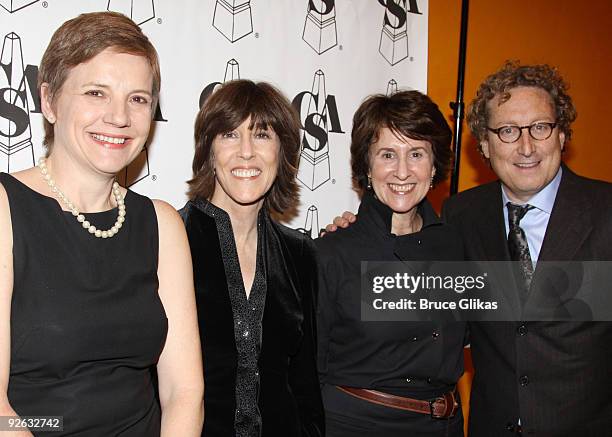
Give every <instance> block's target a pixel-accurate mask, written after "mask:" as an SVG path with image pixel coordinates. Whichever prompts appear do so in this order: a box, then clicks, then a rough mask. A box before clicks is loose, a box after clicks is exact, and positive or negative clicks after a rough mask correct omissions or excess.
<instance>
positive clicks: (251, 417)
mask: <svg viewBox="0 0 612 437" xmlns="http://www.w3.org/2000/svg"><path fill="white" fill-rule="evenodd" d="M299 129H300V124H299V120H298V117H297V114H296V113H295V111H294V110H293V108H292V107H291V105H290V104H289V102H288V101H287V100H286V98H285V97H283V96H282V94H281V93H280V92H279V91H278V90H276V89H275V88H274V87H272V86H271V85H269V84H267V83H263V82H259V83H254V82H251V81H248V80H237V81H232V82H228V83H226V84H224V85H222V86H221V87H220V88H219V89H218V90H217V91H216V92H215V93H214V94H213V95H212V96H210V97H209V98H208V100H207V101H206V102H205V104H204V106H203V107H202V109H201V110H200V112H199V114H198V116H197V118H196V123H195V138H196V152H195V158H194V161H193V179H192V180H191V181H189V186H190V190H189V196H190V198H191V200H189V202H187V205H186V206H185V207H184V208H183V209H182V210H181V215H182V216H183V220H184V222H185V226H186V228H187V235H188V238H189V244H190V246H191V256H192V258H193V261H194V263H193V266H194V278H195V289H196V301H197V307H198V321H199V324H200V335H201V339H202V350H203V353H204V355H205V356H206V359H205V360H204V375H205V379H206V392H205V400H204V402H205V405H206V420H205V422H204V431H203V435H205V436H206V437H227V436H233V435H235V436H239V437H251V436H263V437H267V436H269V437H275V436H292V437H293V436H295V437H298V436H322V435H323V426H324V423H323V408H322V404H321V395H320V391H319V381H318V377H317V372H316V359H315V356H316V344H315V321H314V317H315V316H314V308H315V296H316V262H315V255H314V247H313V244H312V242H311V241H310V239H309V238H308V237H307V236H305V235H303V234H300V233H299V232H297V231H294V230H292V229H289V228H287V227H285V226H282V225H280V224H279V223H277V222H275V221H274V220H272V218H271V217H270V213H271V212H276V213H282V212H283V211H285V210H286V209H288V208H290V207H292V206H293V205H295V203H296V202H297V185H296V182H295V176H296V172H297V169H296V163H297V159H298V152H299V147H300V136H299V132H300V131H299Z"/></svg>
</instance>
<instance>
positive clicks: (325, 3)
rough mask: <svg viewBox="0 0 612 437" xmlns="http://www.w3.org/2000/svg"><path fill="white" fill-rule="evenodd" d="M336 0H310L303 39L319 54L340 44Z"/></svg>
mask: <svg viewBox="0 0 612 437" xmlns="http://www.w3.org/2000/svg"><path fill="white" fill-rule="evenodd" d="M334 2H335V0H308V13H307V14H306V21H305V22H304V31H303V32H302V39H303V40H304V41H305V42H306V43H307V44H308V45H309V46H310V47H312V49H313V50H314V51H315V52H317V53H318V54H319V55H320V54H321V53H325V52H326V51H328V50H329V49H331V48H333V47H336V46H337V45H338V31H337V29H336V6H335V3H334Z"/></svg>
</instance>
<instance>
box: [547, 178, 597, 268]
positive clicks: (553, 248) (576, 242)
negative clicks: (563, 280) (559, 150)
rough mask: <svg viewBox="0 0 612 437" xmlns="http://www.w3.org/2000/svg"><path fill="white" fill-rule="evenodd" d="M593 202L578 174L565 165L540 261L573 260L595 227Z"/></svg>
mask: <svg viewBox="0 0 612 437" xmlns="http://www.w3.org/2000/svg"><path fill="white" fill-rule="evenodd" d="M592 208H593V206H592V205H591V202H590V201H589V199H588V198H587V197H586V196H585V195H584V193H581V189H580V184H579V181H578V177H577V176H576V175H575V174H574V173H572V172H571V171H570V169H568V168H567V167H566V166H563V174H562V176H561V183H560V184H559V191H558V192H557V197H556V198H555V204H554V206H553V210H552V214H551V216H550V220H549V222H548V226H547V228H546V233H545V235H544V241H543V242H542V249H541V250H540V256H539V259H538V260H539V261H551V260H555V261H566V260H567V261H569V260H572V259H574V255H575V254H576V252H577V251H578V249H579V248H580V246H581V245H582V243H583V242H584V240H585V239H586V238H587V237H588V235H589V234H590V232H591V229H592V223H593V222H592V219H591V211H592Z"/></svg>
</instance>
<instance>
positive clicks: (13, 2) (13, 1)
mask: <svg viewBox="0 0 612 437" xmlns="http://www.w3.org/2000/svg"><path fill="white" fill-rule="evenodd" d="M36 2H38V0H0V6H2V7H3V8H4V9H6V10H7V11H8V12H10V13H11V14H12V13H13V12H17V11H18V10H20V9H23V8H25V7H26V6H30V5H31V4H34V3H36Z"/></svg>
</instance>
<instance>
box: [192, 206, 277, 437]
mask: <svg viewBox="0 0 612 437" xmlns="http://www.w3.org/2000/svg"><path fill="white" fill-rule="evenodd" d="M201 205H202V211H203V212H204V213H205V214H206V215H208V216H209V217H212V218H213V219H214V220H215V223H216V225H217V232H218V233H219V244H220V245H221V256H222V257H223V267H224V270H225V277H226V278H227V289H228V291H229V297H230V302H231V305H232V313H233V316H234V338H235V340H236V351H237V353H238V363H237V370H236V387H235V390H236V411H235V414H234V426H235V433H236V434H235V435H236V437H250V436H258V435H261V414H260V412H259V408H258V406H257V400H258V394H257V393H258V392H259V367H258V363H257V362H258V360H259V354H260V352H261V335H262V319H263V312H264V305H265V301H266V277H265V275H264V272H263V259H262V250H261V238H260V237H261V223H262V218H263V210H260V211H259V214H258V216H257V258H256V263H255V276H254V278H253V285H252V286H251V291H250V293H249V297H247V295H246V290H245V284H244V282H243V280H242V271H241V270H240V262H239V261H238V252H237V250H236V242H235V240H234V231H233V230H232V222H231V220H230V217H229V215H228V214H227V213H226V212H225V211H224V210H222V209H221V208H218V207H217V206H215V205H213V204H212V203H210V202H208V201H201Z"/></svg>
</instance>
